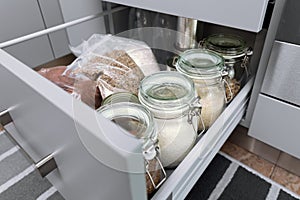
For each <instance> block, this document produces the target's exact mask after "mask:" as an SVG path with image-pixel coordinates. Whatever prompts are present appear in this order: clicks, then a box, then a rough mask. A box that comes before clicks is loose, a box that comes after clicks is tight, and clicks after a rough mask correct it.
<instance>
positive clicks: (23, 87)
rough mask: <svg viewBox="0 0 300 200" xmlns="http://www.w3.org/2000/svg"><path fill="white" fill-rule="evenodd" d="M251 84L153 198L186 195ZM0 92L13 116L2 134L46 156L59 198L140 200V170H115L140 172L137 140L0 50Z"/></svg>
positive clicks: (36, 156)
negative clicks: (52, 164)
mask: <svg viewBox="0 0 300 200" xmlns="http://www.w3.org/2000/svg"><path fill="white" fill-rule="evenodd" d="M252 84H253V79H251V80H250V81H249V82H248V83H247V84H246V85H245V86H244V87H243V89H242V90H241V91H240V92H239V94H238V95H237V96H236V97H235V98H234V100H233V101H232V102H231V103H230V105H229V106H228V107H227V108H226V109H225V111H224V112H223V113H222V115H221V116H220V117H219V118H218V119H217V121H216V122H215V123H214V124H213V125H212V127H211V128H210V129H209V130H208V131H207V132H206V134H205V135H204V136H203V137H202V138H201V139H200V140H199V142H198V143H197V144H196V145H195V146H194V148H193V149H192V150H191V152H190V153H189V154H188V155H187V156H186V158H185V159H184V160H183V161H182V162H181V164H180V165H179V166H178V167H177V168H176V169H175V170H174V171H173V172H172V174H171V175H170V176H169V177H168V179H167V180H166V182H165V183H164V184H163V185H162V186H161V187H160V189H159V190H158V191H157V192H156V194H155V195H154V196H153V197H152V199H167V198H168V197H172V198H171V199H183V198H184V197H185V196H186V195H187V193H188V192H189V191H190V189H191V188H192V187H193V185H194V184H195V182H196V181H197V179H198V178H199V177H200V176H201V174H202V173H203V171H204V170H205V168H206V167H207V166H208V164H209V163H210V161H211V160H212V159H213V157H214V156H215V154H216V153H217V152H218V150H219V149H220V147H221V146H222V145H223V143H224V142H225V141H226V139H227V138H228V136H229V135H230V134H231V132H232V131H233V129H234V128H235V127H236V125H237V124H238V123H239V121H240V120H241V119H242V116H243V114H244V113H245V109H246V104H247V100H248V95H249V92H250V89H251V88H252ZM0 91H1V98H0V108H1V110H5V109H8V111H9V113H10V115H11V117H12V119H13V123H10V124H8V125H6V126H5V128H6V130H7V131H8V132H10V133H11V134H12V135H13V137H14V138H15V139H16V140H17V141H18V142H19V143H20V144H21V146H22V147H23V148H24V149H25V151H26V152H27V153H28V154H29V155H30V156H31V157H32V158H33V160H34V161H36V162H37V161H38V160H40V159H42V158H43V157H45V156H47V155H49V154H53V157H54V159H55V161H56V163H57V166H58V168H57V169H56V170H54V171H53V172H52V173H50V174H49V175H48V176H47V178H48V179H49V180H50V181H51V182H52V183H53V184H54V185H55V187H56V188H57V189H58V190H59V191H60V192H61V193H62V195H63V196H64V197H65V198H66V199H72V200H76V199H138V200H142V199H146V186H145V180H144V179H145V177H144V174H143V173H126V172H120V171H118V170H116V169H118V168H119V169H121V170H122V169H126V170H128V171H129V172H143V169H144V166H143V158H142V155H141V154H140V153H137V152H141V146H140V144H139V142H138V141H137V140H135V139H133V138H132V137H128V136H127V135H124V134H122V132H120V130H119V129H118V128H116V126H115V125H114V124H113V123H111V122H110V121H108V120H106V119H104V118H103V117H102V116H100V115H99V114H96V113H95V111H94V110H92V109H91V108H89V107H88V106H86V105H85V104H84V103H81V102H79V101H77V100H74V99H73V98H72V97H71V96H70V95H69V94H67V93H66V92H64V91H63V90H61V89H60V88H58V87H57V86H55V85H54V84H52V83H51V82H50V81H48V80H46V79H44V78H43V77H41V76H40V75H39V74H38V73H36V72H35V71H33V70H32V69H30V68H29V67H27V66H26V65H24V64H23V63H21V62H20V61H18V60H16V59H15V58H14V57H12V56H11V55H9V54H8V53H6V52H4V51H3V50H0ZM115 142H119V143H115ZM124 144H127V145H125V146H124ZM115 145H120V146H119V148H116V146H115ZM120 149H121V150H120ZM127 152H133V153H134V152H135V154H133V153H127Z"/></svg>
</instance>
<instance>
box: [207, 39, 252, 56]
mask: <svg viewBox="0 0 300 200" xmlns="http://www.w3.org/2000/svg"><path fill="white" fill-rule="evenodd" d="M203 47H204V48H207V49H210V50H213V51H216V52H218V53H220V54H222V55H239V54H244V53H245V49H246V48H247V47H246V42H245V41H244V40H243V39H242V38H240V37H238V36H235V35H223V34H216V35H211V36H209V37H207V38H206V39H204V41H203Z"/></svg>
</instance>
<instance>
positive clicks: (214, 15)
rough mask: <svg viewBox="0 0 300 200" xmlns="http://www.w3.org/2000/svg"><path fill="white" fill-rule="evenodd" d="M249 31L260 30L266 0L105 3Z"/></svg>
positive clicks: (111, 0)
mask: <svg viewBox="0 0 300 200" xmlns="http://www.w3.org/2000/svg"><path fill="white" fill-rule="evenodd" d="M105 1H109V2H113V3H118V4H123V5H128V6H132V7H138V8H143V9H146V10H153V11H157V12H162V13H167V14H171V15H175V16H182V17H188V18H193V19H197V20H200V21H203V22H209V23H214V24H219V25H224V26H229V27H233V28H238V29H243V30H247V31H252V32H259V31H260V30H261V29H262V25H263V20H264V16H265V12H266V9H267V4H268V0H244V1H241V0H224V1H220V0H185V1H182V0H164V1H160V0H152V1H149V0H105Z"/></svg>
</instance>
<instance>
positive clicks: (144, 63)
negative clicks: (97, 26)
mask: <svg viewBox="0 0 300 200" xmlns="http://www.w3.org/2000/svg"><path fill="white" fill-rule="evenodd" d="M71 50H72V52H73V53H74V54H75V55H77V56H78V58H77V59H76V60H75V61H74V62H73V63H72V64H71V65H69V66H68V68H67V70H66V71H65V72H66V73H69V74H70V75H71V76H73V77H76V76H78V74H83V75H84V76H86V77H88V78H89V79H91V80H94V81H95V82H96V84H97V87H98V88H99V90H100V93H101V97H102V98H103V99H104V98H105V97H107V96H109V95H111V94H113V93H116V92H131V93H133V94H137V93H138V87H139V84H140V81H141V80H142V79H143V78H144V76H148V75H150V74H152V73H155V72H158V71H159V66H158V64H157V62H156V60H155V57H154V55H153V53H152V51H151V49H150V48H149V47H148V46H147V45H146V44H145V43H144V42H141V41H137V40H132V39H128V38H123V37H117V36H112V35H99V34H95V35H93V36H91V38H89V39H88V40H87V41H84V42H83V43H82V44H80V45H79V46H78V47H75V48H71Z"/></svg>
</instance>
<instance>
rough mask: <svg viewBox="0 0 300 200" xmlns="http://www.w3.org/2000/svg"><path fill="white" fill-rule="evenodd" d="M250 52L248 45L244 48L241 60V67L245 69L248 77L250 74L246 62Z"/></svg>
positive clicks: (251, 52) (247, 62)
mask: <svg viewBox="0 0 300 200" xmlns="http://www.w3.org/2000/svg"><path fill="white" fill-rule="evenodd" d="M252 54H253V51H252V48H251V47H248V48H247V49H246V50H245V56H244V58H243V60H242V63H241V68H244V69H245V71H246V76H247V77H249V75H250V73H249V70H248V64H249V56H251V55H252Z"/></svg>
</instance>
